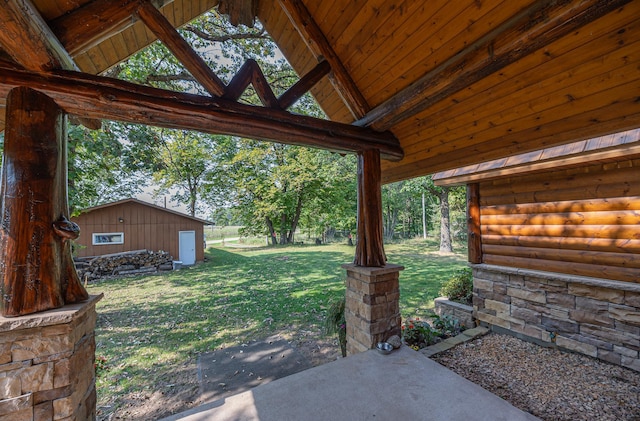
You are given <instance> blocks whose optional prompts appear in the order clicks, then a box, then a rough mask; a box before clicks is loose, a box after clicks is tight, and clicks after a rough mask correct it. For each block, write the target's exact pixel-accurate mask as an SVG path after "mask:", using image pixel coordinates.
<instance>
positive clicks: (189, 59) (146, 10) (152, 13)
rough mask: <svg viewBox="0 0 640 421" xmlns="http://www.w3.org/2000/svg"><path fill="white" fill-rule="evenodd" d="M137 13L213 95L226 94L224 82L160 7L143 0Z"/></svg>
mask: <svg viewBox="0 0 640 421" xmlns="http://www.w3.org/2000/svg"><path fill="white" fill-rule="evenodd" d="M136 14H137V16H138V17H139V18H140V20H141V21H142V22H144V24H145V25H146V26H147V28H149V29H150V30H151V32H153V33H154V34H155V35H156V36H157V37H158V39H159V40H160V41H162V43H163V44H164V45H165V46H166V47H167V48H168V49H169V50H170V51H171V52H172V53H173V55H175V56H176V58H177V59H178V60H180V62H181V63H182V64H183V65H184V67H185V68H186V69H187V70H188V71H189V73H191V75H193V77H195V78H196V80H197V81H198V82H199V83H200V84H201V85H202V86H203V87H204V88H205V89H206V90H207V91H208V92H209V93H210V94H211V95H214V96H222V95H223V94H224V91H225V85H224V83H223V82H222V81H221V80H220V79H219V78H218V76H217V75H216V74H215V72H214V71H213V70H212V69H211V68H210V67H209V66H208V65H207V63H205V61H204V60H203V59H202V57H200V56H199V55H198V54H197V53H196V52H195V51H194V50H193V48H191V46H190V45H189V43H187V41H185V39H184V38H182V36H180V34H179V33H178V31H176V29H175V28H174V27H173V25H171V23H170V22H169V21H168V20H167V18H165V17H164V15H163V14H162V13H160V11H159V10H158V9H156V8H155V7H154V6H153V5H152V4H151V3H150V2H148V1H143V2H142V4H141V5H140V7H139V8H138V9H136Z"/></svg>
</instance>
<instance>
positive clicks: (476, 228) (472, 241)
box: [467, 183, 482, 263]
mask: <svg viewBox="0 0 640 421" xmlns="http://www.w3.org/2000/svg"><path fill="white" fill-rule="evenodd" d="M467 230H468V231H467V233H468V240H467V243H468V246H469V263H482V235H481V232H480V185H479V184H478V183H471V184H467Z"/></svg>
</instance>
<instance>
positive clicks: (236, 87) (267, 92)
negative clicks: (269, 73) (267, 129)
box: [223, 59, 280, 108]
mask: <svg viewBox="0 0 640 421" xmlns="http://www.w3.org/2000/svg"><path fill="white" fill-rule="evenodd" d="M249 84H251V85H253V89H254V90H255V91H256V94H257V95H258V98H260V101H261V102H262V104H263V105H264V106H265V107H269V108H280V105H279V104H278V99H277V98H276V96H275V95H274V94H273V91H272V90H271V87H270V86H269V82H267V79H266V78H265V77H264V73H262V69H260V65H258V62H256V61H255V60H253V59H248V60H247V61H246V62H245V63H244V64H243V65H242V67H240V70H238V73H236V75H235V76H234V77H233V79H231V82H229V85H227V89H226V90H225V94H224V96H223V98H226V99H231V100H233V101H237V100H238V98H240V96H241V95H242V93H243V92H244V91H245V89H247V86H249Z"/></svg>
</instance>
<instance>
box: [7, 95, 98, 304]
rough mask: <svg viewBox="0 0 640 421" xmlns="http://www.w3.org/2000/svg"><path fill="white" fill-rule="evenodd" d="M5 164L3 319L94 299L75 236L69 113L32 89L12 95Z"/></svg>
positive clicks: (76, 227)
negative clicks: (74, 251) (81, 273)
mask: <svg viewBox="0 0 640 421" xmlns="http://www.w3.org/2000/svg"><path fill="white" fill-rule="evenodd" d="M6 116H7V117H6V133H5V143H4V160H3V165H2V187H1V191H2V226H1V229H0V280H1V282H2V283H1V284H0V286H1V287H2V300H1V303H2V315H3V316H20V315H25V314H30V313H35V312H38V311H44V310H49V309H53V308H58V307H62V306H63V305H64V304H68V303H75V302H79V301H83V300H86V299H87V298H88V297H89V296H88V294H87V292H86V291H85V289H84V288H83V287H82V285H81V284H80V282H79V279H78V276H77V274H76V271H75V267H74V264H73V260H72V256H71V245H70V244H69V240H70V239H74V238H77V237H78V235H79V228H78V226H77V225H76V224H74V223H73V222H70V221H69V220H68V219H67V218H68V217H69V209H68V204H67V152H66V148H67V145H66V139H67V138H66V115H65V113H64V112H63V111H62V109H60V107H58V105H57V104H56V103H55V102H54V101H53V100H52V99H50V98H49V97H47V96H46V95H44V94H42V93H40V92H37V91H35V90H32V89H29V88H24V87H21V88H16V89H13V90H12V91H11V92H10V93H9V96H8V97H7V111H6Z"/></svg>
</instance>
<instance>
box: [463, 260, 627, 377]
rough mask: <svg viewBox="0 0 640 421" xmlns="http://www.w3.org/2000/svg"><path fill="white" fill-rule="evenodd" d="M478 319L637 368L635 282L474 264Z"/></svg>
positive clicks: (476, 314)
mask: <svg viewBox="0 0 640 421" xmlns="http://www.w3.org/2000/svg"><path fill="white" fill-rule="evenodd" d="M473 309H474V315H475V317H476V319H478V320H479V321H480V322H483V323H486V324H489V325H492V326H498V327H500V328H503V329H506V330H508V331H511V332H515V333H516V334H518V335H522V336H524V337H525V339H526V338H530V339H534V340H537V341H542V342H545V343H547V344H548V345H553V344H554V343H555V346H558V347H560V348H564V349H567V350H571V351H575V352H579V353H582V354H586V355H589V356H591V357H595V358H599V359H601V360H605V361H608V362H611V363H614V364H618V365H622V366H625V367H628V368H631V369H633V370H636V371H640V358H639V357H640V356H639V354H638V352H639V351H640V284H637V283H630V282H619V281H609V280H604V279H596V278H588V277H580V276H571V275H564V274H557V273H551V272H542V271H532V270H523V269H515V268H510V267H503V266H493V265H486V264H480V265H473Z"/></svg>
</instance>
